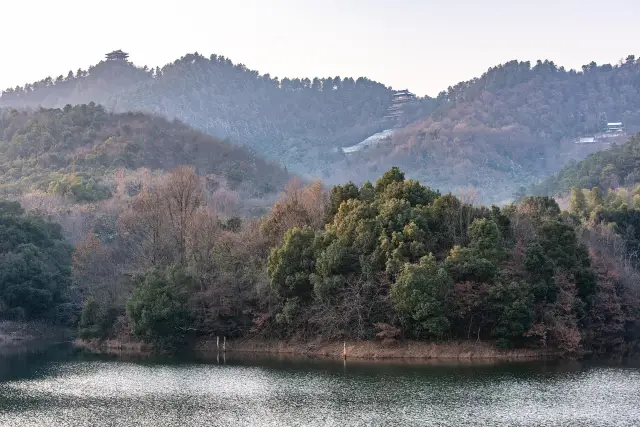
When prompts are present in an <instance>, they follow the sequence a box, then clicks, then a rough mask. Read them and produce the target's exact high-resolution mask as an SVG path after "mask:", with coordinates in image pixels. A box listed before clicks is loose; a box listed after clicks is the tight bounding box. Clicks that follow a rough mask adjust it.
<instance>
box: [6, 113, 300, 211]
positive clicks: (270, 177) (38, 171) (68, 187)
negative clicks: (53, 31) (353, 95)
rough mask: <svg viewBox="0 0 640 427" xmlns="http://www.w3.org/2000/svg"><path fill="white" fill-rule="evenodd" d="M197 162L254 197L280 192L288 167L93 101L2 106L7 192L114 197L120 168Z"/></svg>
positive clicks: (203, 171) (218, 181)
mask: <svg viewBox="0 0 640 427" xmlns="http://www.w3.org/2000/svg"><path fill="white" fill-rule="evenodd" d="M183 164H186V165H191V166H193V167H195V169H196V171H197V173H199V174H200V175H203V176H207V177H208V178H209V180H208V181H209V182H211V183H212V185H224V186H226V187H228V188H229V189H231V190H234V191H239V192H243V193H245V194H247V195H248V196H251V197H262V196H264V195H265V194H268V193H275V192H277V191H278V190H279V189H280V188H282V187H283V185H284V183H285V182H286V181H287V180H288V174H287V172H285V171H284V170H282V169H281V168H279V167H278V166H275V165H273V164H270V163H268V162H266V161H264V160H263V159H262V158H260V157H259V156H258V155H256V154H254V153H252V152H251V151H249V150H247V149H246V148H242V147H239V146H236V145H232V144H230V143H228V142H225V141H222V140H219V139H216V138H214V137H211V136H209V135H206V134H203V133H201V132H198V131H195V130H193V129H192V128H190V127H188V126H186V125H184V124H182V123H180V122H177V121H174V122H168V121H167V120H165V119H162V118H158V117H154V116H150V115H145V114H142V113H127V114H114V113H109V112H107V111H106V110H105V108H104V107H102V106H99V105H95V104H94V103H90V104H88V105H87V104H83V105H78V106H74V107H71V106H69V105H68V106H66V107H64V108H63V109H39V110H37V111H18V110H15V109H5V110H0V195H5V196H6V195H10V196H16V195H20V194H22V193H25V192H29V191H33V190H40V191H45V192H49V193H55V194H59V195H63V196H69V197H71V198H72V199H74V200H75V201H80V202H83V201H95V200H100V199H104V198H108V197H109V196H110V194H111V192H112V190H113V189H114V186H115V185H116V182H115V181H116V179H115V175H117V174H118V173H120V174H121V173H122V172H118V173H117V172H116V171H119V170H120V171H122V170H124V171H129V172H131V173H133V171H138V170H140V169H147V170H149V171H150V172H151V173H153V171H159V172H162V171H169V170H171V169H173V168H176V167H178V166H180V165H183Z"/></svg>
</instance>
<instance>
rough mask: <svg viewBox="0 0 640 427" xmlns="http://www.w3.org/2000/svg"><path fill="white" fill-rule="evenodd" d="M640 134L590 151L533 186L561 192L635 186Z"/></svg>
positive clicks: (638, 174) (537, 190)
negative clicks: (574, 189) (577, 189)
mask: <svg viewBox="0 0 640 427" xmlns="http://www.w3.org/2000/svg"><path fill="white" fill-rule="evenodd" d="M639 166H640V135H635V136H634V137H632V138H631V139H629V141H627V142H626V143H624V144H622V145H614V146H613V147H611V148H610V149H608V150H603V151H599V152H597V153H594V154H591V155H590V156H589V157H587V158H586V159H584V160H582V161H580V162H571V163H569V164H567V165H566V166H565V167H563V168H562V169H561V170H560V171H559V172H558V173H557V174H555V175H553V176H550V177H549V178H547V179H545V180H544V181H543V182H542V183H540V184H538V185H536V186H534V188H533V192H534V193H537V194H562V193H566V192H568V191H569V190H570V189H571V188H573V187H576V188H586V189H591V188H594V187H599V188H601V189H605V190H606V189H609V188H616V187H618V186H626V187H633V186H635V185H637V184H639V183H640V172H638V167H639Z"/></svg>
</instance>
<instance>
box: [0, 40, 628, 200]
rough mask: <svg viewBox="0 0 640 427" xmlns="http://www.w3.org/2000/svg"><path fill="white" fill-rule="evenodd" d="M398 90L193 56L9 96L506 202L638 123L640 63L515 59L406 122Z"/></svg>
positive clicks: (310, 169)
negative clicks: (282, 74) (171, 122)
mask: <svg viewBox="0 0 640 427" xmlns="http://www.w3.org/2000/svg"><path fill="white" fill-rule="evenodd" d="M392 96H393V91H392V90H391V89H390V88H388V87H385V86H384V85H382V84H379V83H376V82H374V81H371V80H369V79H367V78H359V79H357V80H354V79H351V78H339V77H336V78H324V79H318V78H316V79H306V78H305V79H288V78H283V79H278V78H276V77H271V76H270V75H269V74H262V75H261V74H259V73H258V72H257V71H254V70H249V69H247V68H246V67H245V66H244V65H242V64H234V63H233V62H231V60H229V59H228V58H225V57H223V56H216V55H212V56H211V57H210V58H205V57H204V56H202V55H200V54H197V53H195V54H189V55H186V56H184V57H183V58H180V59H179V60H177V61H175V62H173V63H171V64H167V65H165V66H164V67H162V68H155V69H147V68H146V67H144V68H138V67H135V66H134V65H132V64H131V63H129V62H126V61H118V60H107V61H103V62H101V63H99V64H97V65H96V66H94V67H91V68H90V69H89V70H88V71H83V70H79V71H78V72H76V73H73V72H70V73H69V74H68V75H67V77H64V76H59V77H58V78H56V79H52V78H47V79H45V80H42V81H40V82H36V83H33V84H28V85H26V86H24V87H17V88H14V89H10V90H6V91H5V92H3V95H2V97H0V105H5V106H13V107H25V106H30V107H37V106H40V105H41V106H44V107H63V106H64V105H66V104H76V103H87V102H89V101H94V102H96V103H100V104H103V105H105V107H106V108H107V109H108V110H114V111H117V112H126V111H143V112H148V113H154V114H158V115H161V116H164V117H166V118H169V119H173V118H178V119H180V120H181V121H183V122H185V123H186V124H189V125H191V126H193V127H195V128H197V129H199V130H201V131H204V132H206V133H208V134H211V135H214V136H218V137H228V138H230V139H231V140H232V141H233V142H235V143H238V144H247V145H249V146H250V147H251V148H253V149H254V150H255V151H256V152H258V153H260V154H263V155H266V156H267V157H268V158H270V159H272V160H274V161H277V162H279V163H280V164H282V165H285V166H287V168H288V169H289V170H291V171H294V172H297V173H300V174H304V175H310V176H319V177H322V178H324V179H325V180H328V181H331V182H338V181H342V180H345V179H352V180H354V181H357V182H362V181H364V180H365V179H373V178H374V177H376V176H378V175H379V174H380V173H381V171H383V170H386V169H388V168H389V167H390V166H392V165H400V166H402V167H403V168H404V170H405V171H406V172H407V174H408V175H409V176H412V177H415V178H420V179H421V180H423V181H424V182H428V183H429V184H431V185H434V186H436V187H438V188H442V189H444V190H455V189H456V188H461V187H475V188H476V190H477V191H478V192H479V193H480V196H481V198H482V199H483V200H485V201H504V200H506V199H509V198H510V197H511V194H512V193H513V192H514V190H515V189H516V188H518V187H520V186H527V185H529V184H530V183H531V182H532V181H537V180H539V179H542V178H544V177H546V176H547V175H548V174H550V173H553V172H556V171H557V170H559V169H560V167H561V166H562V165H563V164H564V163H566V162H567V161H568V160H570V159H582V158H584V157H585V156H586V155H588V154H590V153H592V152H594V151H597V150H600V149H602V148H603V145H602V144H591V145H579V144H573V141H574V139H576V138H578V137H582V136H591V135H593V134H594V133H597V132H599V131H602V130H603V127H604V125H605V124H606V123H607V122H612V121H616V122H617V121H622V122H624V124H625V126H626V127H627V129H629V130H631V131H635V130H638V129H640V62H638V61H636V59H635V57H634V56H629V57H628V58H626V60H624V61H621V62H620V63H619V64H617V65H609V64H605V65H597V64H595V63H591V64H588V65H585V66H583V67H582V69H581V70H578V71H576V70H566V69H564V68H563V67H558V66H556V65H555V64H554V63H553V62H551V61H538V62H537V63H536V64H531V63H530V62H518V61H511V62H507V63H505V64H502V65H499V66H496V67H493V68H491V69H489V70H488V71H487V72H486V73H485V74H483V75H482V76H481V77H479V78H475V79H472V80H469V81H466V82H461V83H459V84H457V85H455V86H454V87H450V88H448V90H446V91H443V92H442V93H441V94H440V95H439V96H438V97H437V99H432V98H420V99H418V100H417V101H416V102H415V103H413V104H411V105H410V106H408V107H407V108H405V111H404V114H403V115H402V117H401V120H400V121H399V123H395V122H394V123H391V122H390V121H389V120H385V119H384V117H385V114H386V111H387V108H388V107H389V105H390V103H391V99H392ZM396 125H399V127H400V129H398V130H397V131H396V132H394V133H393V134H392V136H391V138H390V140H388V141H386V142H383V143H381V144H377V145H375V146H371V147H368V148H367V149H364V150H362V151H358V152H355V153H351V154H345V153H343V152H342V151H341V150H340V148H341V147H346V146H350V145H353V144H356V143H358V142H360V141H362V140H364V139H365V138H366V137H368V136H370V135H372V134H374V133H376V132H379V131H382V130H385V129H388V128H391V127H394V126H396Z"/></svg>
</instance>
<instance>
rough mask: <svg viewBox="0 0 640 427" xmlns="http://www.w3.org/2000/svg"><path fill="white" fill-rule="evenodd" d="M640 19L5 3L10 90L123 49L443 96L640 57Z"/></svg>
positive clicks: (525, 10)
mask: <svg viewBox="0 0 640 427" xmlns="http://www.w3.org/2000/svg"><path fill="white" fill-rule="evenodd" d="M92 4H93V5H92ZM638 16H640V1H638V0H608V1H602V0H393V1H392V0H323V1H312V0H180V1H173V0H153V1H149V0H109V1H101V2H92V1H86V0H83V1H80V0H64V1H55V2H54V1H50V0H20V1H14V0H1V1H0V17H2V24H1V25H0V36H2V56H1V57H0V58H1V59H0V88H7V87H15V86H16V85H23V84H24V83H27V82H33V81H37V80H41V79H43V78H45V77H47V76H52V77H54V78H55V77H56V76H58V75H60V74H63V75H65V76H66V74H67V73H68V71H69V70H74V71H75V70H77V69H78V68H82V69H86V68H88V66H89V65H92V64H95V63H97V62H99V61H100V60H101V59H103V57H104V54H105V53H107V52H109V51H112V50H115V49H122V50H124V51H126V52H129V53H130V60H131V61H132V62H134V63H135V64H137V65H148V66H153V67H155V66H158V65H159V66H162V65H164V64H166V63H168V62H172V61H174V60H175V59H177V58H179V57H181V56H183V55H185V54H186V53H193V52H196V51H197V52H199V53H201V54H203V55H206V56H209V55H210V54H212V53H216V54H218V55H224V56H226V57H228V58H230V59H231V60H232V61H233V62H234V63H243V64H245V65H246V66H247V67H249V68H251V69H255V70H258V71H259V72H260V73H261V74H262V73H270V74H271V76H278V77H280V78H284V77H309V78H313V77H316V76H317V77H326V76H332V77H335V76H340V77H354V78H357V77H360V76H366V77H368V78H371V79H373V80H376V81H379V82H381V83H384V84H386V85H388V86H392V87H393V88H394V89H405V88H408V89H410V90H411V91H413V92H414V93H416V94H418V95H430V96H436V95H437V94H438V92H440V91H441V90H445V89H446V88H447V87H448V86H451V85H455V84H456V83H458V82H460V81H463V80H468V79H471V78H473V77H476V76H480V75H481V74H482V73H483V72H485V71H486V70H487V69H488V68H489V67H491V66H494V65H497V64H500V63H504V62H507V61H510V60H512V59H518V60H523V61H526V60H530V61H532V62H535V60H537V59H550V60H553V61H554V62H555V63H556V64H558V65H563V66H565V67H566V68H576V69H579V68H580V67H581V66H582V65H583V64H587V63H589V62H591V61H596V62H597V63H598V64H601V63H612V64H613V63H616V62H618V61H619V60H620V59H622V58H626V57H627V56H628V55H629V54H635V55H636V56H640V46H639V45H637V40H638V39H640V25H637V22H636V21H637V17H638Z"/></svg>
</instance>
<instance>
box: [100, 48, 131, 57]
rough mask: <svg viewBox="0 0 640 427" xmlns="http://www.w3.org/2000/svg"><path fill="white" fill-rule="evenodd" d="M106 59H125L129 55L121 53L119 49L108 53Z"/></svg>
mask: <svg viewBox="0 0 640 427" xmlns="http://www.w3.org/2000/svg"><path fill="white" fill-rule="evenodd" d="M105 56H106V57H107V59H110V58H127V57H129V54H128V53H127V52H124V51H122V50H121V49H118V50H114V51H113V52H109V53H107V54H106V55H105Z"/></svg>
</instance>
